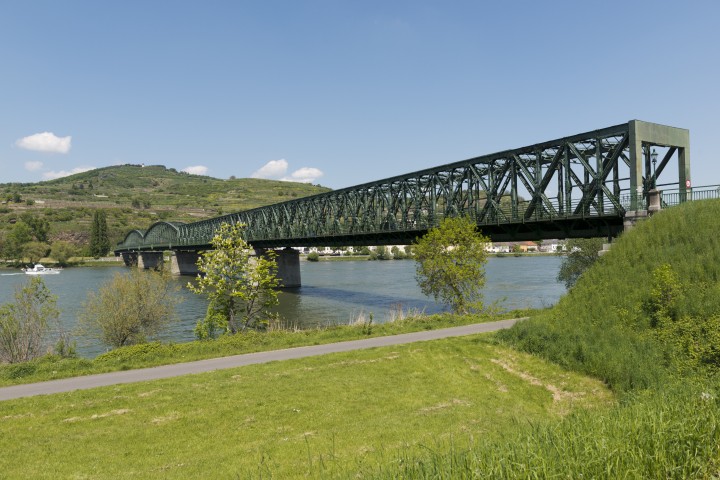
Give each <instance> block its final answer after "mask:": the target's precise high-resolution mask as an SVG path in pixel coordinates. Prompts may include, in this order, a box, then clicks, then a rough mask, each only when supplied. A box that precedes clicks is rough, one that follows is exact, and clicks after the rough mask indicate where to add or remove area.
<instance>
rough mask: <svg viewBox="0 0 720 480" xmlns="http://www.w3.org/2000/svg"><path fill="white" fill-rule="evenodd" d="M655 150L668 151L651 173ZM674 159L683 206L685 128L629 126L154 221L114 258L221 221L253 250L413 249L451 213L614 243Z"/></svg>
mask: <svg viewBox="0 0 720 480" xmlns="http://www.w3.org/2000/svg"><path fill="white" fill-rule="evenodd" d="M653 146H659V147H666V148H667V149H668V150H667V152H666V154H665V156H664V158H663V159H662V161H661V162H660V167H659V168H658V169H656V170H655V171H654V172H652V171H651V169H650V156H649V154H650V147H653ZM673 159H677V163H678V178H679V183H678V186H677V188H678V192H679V195H680V198H681V199H684V198H685V196H686V195H687V192H688V188H689V179H690V167H689V133H688V131H687V130H683V129H677V128H674V127H666V126H663V125H657V124H652V123H647V122H641V121H637V120H633V121H630V122H628V123H625V124H621V125H616V126H613V127H608V128H604V129H601V130H595V131H592V132H587V133H582V134H578V135H573V136H570V137H565V138H562V139H558V140H552V141H549V142H543V143H539V144H536V145H531V146H528V147H523V148H519V149H515V150H510V151H505V152H499V153H495V154H491V155H485V156H481V157H476V158H472V159H468V160H464V161H460V162H455V163H451V164H448V165H443V166H439V167H435V168H429V169H425V170H421V171H418V172H414V173H409V174H406V175H400V176H396V177H392V178H388V179H384V180H378V181H376V182H370V183H366V184H363V185H358V186H355V187H350V188H344V189H341V190H335V191H332V192H328V193H324V194H320V195H315V196H311V197H306V198H301V199H297V200H291V201H288V202H284V203H279V204H276V205H270V206H267V207H261V208H256V209H252V210H247V211H244V212H238V213H233V214H229V215H223V216H221V217H217V218H213V219H209V220H203V221H200V222H194V223H188V224H180V223H167V222H158V223H156V224H154V225H152V226H151V227H150V228H149V229H148V230H147V231H146V232H140V231H137V230H134V231H132V232H130V233H128V235H127V236H126V237H125V239H124V240H123V242H121V243H119V244H118V246H117V248H116V253H122V252H130V251H138V250H160V249H181V250H182V249H188V250H193V249H194V250H201V249H205V248H208V246H209V244H210V239H211V238H212V236H213V233H214V232H215V230H216V229H217V228H218V227H219V226H220V225H221V224H222V223H223V222H230V223H238V222H239V223H243V224H245V225H247V230H246V237H247V238H246V239H247V241H248V242H249V243H251V244H252V245H253V246H255V247H257V248H272V247H286V246H342V245H382V244H403V243H411V242H412V241H413V240H414V239H415V238H416V237H418V236H421V235H423V234H424V233H425V232H427V230H428V229H430V228H432V227H435V226H437V225H438V224H439V223H440V221H441V220H442V219H443V218H444V217H446V216H457V215H468V216H470V217H472V218H473V219H475V221H476V222H477V225H478V227H479V228H480V229H481V230H482V231H483V233H484V234H486V235H489V236H490V237H491V238H492V239H493V240H523V239H541V238H568V237H581V236H612V235H615V234H617V233H618V232H619V231H621V230H622V222H623V217H624V216H625V213H626V211H627V210H637V209H642V208H644V203H643V202H645V201H646V195H647V191H648V186H649V185H650V184H651V183H652V182H651V180H653V181H656V179H657V177H658V176H659V175H660V174H661V173H663V171H664V170H665V169H666V167H667V165H668V164H669V163H670V161H671V160H673ZM653 168H654V167H653ZM652 175H655V178H654V179H651V176H652ZM686 182H687V183H686Z"/></svg>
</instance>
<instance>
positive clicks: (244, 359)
mask: <svg viewBox="0 0 720 480" xmlns="http://www.w3.org/2000/svg"><path fill="white" fill-rule="evenodd" d="M518 320H523V319H512V320H501V321H499V322H489V323H476V324H473V325H464V326H462V327H452V328H443V329H439V330H426V331H422V332H413V333H404V334H401V335H392V336H387V337H374V338H367V339H363V340H352V341H348V342H338V343H328V344H326V345H312V346H307V347H296V348H288V349H285V350H271V351H267V352H257V353H247V354H244V355H233V356H231V357H220V358H210V359H207V360H198V361H195V362H187V363H176V364H174V365H162V366H160V367H151V368H142V369H137V370H124V371H121V372H110V373H101V374H97V375H87V376H83V377H73V378H64V379H61V380H50V381H48V382H40V383H29V384H25V385H14V386H11V387H2V388H0V401H2V400H10V399H13V398H22V397H31V396H34V395H48V394H52V393H61V392H71V391H73V390H86V389H89V388H95V387H106V386H108V385H118V384H121V383H134V382H145V381H148V380H157V379H160V378H170V377H178V376H180V375H188V374H193V373H202V372H210V371H213V370H220V369H223V368H233V367H242V366H245V365H253V364H256V363H267V362H273V361H279V360H290V359H294V358H304V357H311V356H315V355H324V354H326V353H336V352H349V351H352V350H361V349H365V348H375V347H385V346H389V345H401V344H404V343H412V342H421V341H425V340H436V339H440V338H447V337H459V336H463V335H472V334H475V333H486V332H494V331H496V330H502V329H504V328H510V327H511V326H513V325H514V324H515V322H517V321H518Z"/></svg>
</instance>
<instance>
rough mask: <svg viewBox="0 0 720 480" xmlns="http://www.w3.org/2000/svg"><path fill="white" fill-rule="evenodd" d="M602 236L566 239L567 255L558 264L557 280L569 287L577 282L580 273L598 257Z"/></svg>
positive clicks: (602, 240)
mask: <svg viewBox="0 0 720 480" xmlns="http://www.w3.org/2000/svg"><path fill="white" fill-rule="evenodd" d="M604 241H605V240H604V239H602V238H573V239H570V240H568V241H567V243H566V244H565V245H566V248H567V255H566V256H565V258H564V259H563V262H562V264H561V265H560V271H559V272H558V275H557V280H558V282H563V283H564V284H565V287H566V288H568V289H570V288H572V286H573V285H575V282H577V280H578V278H580V275H582V273H583V272H584V271H585V270H587V269H588V268H590V266H591V265H592V264H593V263H595V262H596V261H597V259H598V258H599V257H600V256H599V253H598V252H600V250H602V245H603V242H604Z"/></svg>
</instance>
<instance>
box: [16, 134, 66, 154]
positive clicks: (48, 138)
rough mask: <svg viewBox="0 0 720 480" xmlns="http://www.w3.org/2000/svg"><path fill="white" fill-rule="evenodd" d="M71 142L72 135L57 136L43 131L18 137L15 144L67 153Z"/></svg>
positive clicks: (22, 146)
mask: <svg viewBox="0 0 720 480" xmlns="http://www.w3.org/2000/svg"><path fill="white" fill-rule="evenodd" d="M71 142H72V137H58V136H56V135H55V134H54V133H52V132H43V133H36V134H35V135H30V136H28V137H23V138H20V139H18V140H17V141H16V142H15V145H17V146H18V147H20V148H22V149H25V150H33V151H36V152H48V153H68V152H69V151H70V148H71Z"/></svg>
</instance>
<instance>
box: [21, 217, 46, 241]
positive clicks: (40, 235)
mask: <svg viewBox="0 0 720 480" xmlns="http://www.w3.org/2000/svg"><path fill="white" fill-rule="evenodd" d="M20 218H21V219H22V221H23V222H25V223H26V224H27V226H28V227H30V229H31V230H32V234H33V237H35V240H37V241H38V242H47V241H48V233H49V232H50V222H49V221H48V220H47V218H41V217H38V216H36V215H33V214H31V213H23V214H22V215H21V216H20Z"/></svg>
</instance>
